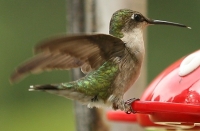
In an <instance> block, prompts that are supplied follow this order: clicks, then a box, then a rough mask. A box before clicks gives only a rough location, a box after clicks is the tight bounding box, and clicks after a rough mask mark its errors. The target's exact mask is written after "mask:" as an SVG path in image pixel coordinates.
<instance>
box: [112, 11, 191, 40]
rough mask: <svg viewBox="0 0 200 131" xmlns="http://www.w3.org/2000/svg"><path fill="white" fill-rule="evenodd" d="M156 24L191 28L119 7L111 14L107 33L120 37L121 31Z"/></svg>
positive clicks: (129, 30)
mask: <svg viewBox="0 0 200 131" xmlns="http://www.w3.org/2000/svg"><path fill="white" fill-rule="evenodd" d="M157 24H160V25H161V24H162V25H173V26H179V27H186V28H189V29H191V28H190V27H188V26H185V25H182V24H179V23H174V22H168V21H162V20H152V19H148V18H146V17H145V16H143V15H142V14H141V13H139V12H137V11H132V10H130V9H120V10H118V11H116V12H115V13H114V14H113V15H112V18H111V20H110V29H109V33H110V34H111V35H114V36H116V37H118V38H122V37H123V32H131V31H134V29H143V28H144V27H145V26H147V25H157Z"/></svg>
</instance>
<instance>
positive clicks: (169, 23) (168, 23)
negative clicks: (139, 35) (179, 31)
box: [146, 19, 191, 29]
mask: <svg viewBox="0 0 200 131" xmlns="http://www.w3.org/2000/svg"><path fill="white" fill-rule="evenodd" d="M146 22H147V23H148V24H152V25H172V26H179V27H184V28H188V29H191V27H189V26H186V25H183V24H179V23H175V22H170V21H162V20H150V19H146Z"/></svg>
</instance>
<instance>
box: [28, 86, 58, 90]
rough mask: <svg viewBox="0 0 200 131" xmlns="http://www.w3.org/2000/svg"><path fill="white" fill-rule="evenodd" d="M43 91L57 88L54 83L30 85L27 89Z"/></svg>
mask: <svg viewBox="0 0 200 131" xmlns="http://www.w3.org/2000/svg"><path fill="white" fill-rule="evenodd" d="M36 90H40V91H45V90H58V88H57V86H56V85H34V86H33V85H31V86H30V88H29V91H36Z"/></svg>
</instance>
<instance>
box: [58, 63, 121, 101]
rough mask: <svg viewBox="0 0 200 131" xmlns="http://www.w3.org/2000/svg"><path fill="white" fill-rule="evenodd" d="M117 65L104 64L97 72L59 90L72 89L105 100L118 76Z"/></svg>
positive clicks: (61, 86) (62, 86)
mask: <svg viewBox="0 0 200 131" xmlns="http://www.w3.org/2000/svg"><path fill="white" fill-rule="evenodd" d="M118 70H119V68H118V65H117V64H115V63H114V62H113V61H108V62H105V63H104V64H103V65H102V66H101V67H100V68H99V69H98V70H96V71H94V72H91V73H89V74H88V75H86V76H85V77H83V78H81V79H79V80H76V81H73V82H69V83H63V84H62V85H60V86H59V88H60V89H67V88H69V89H70V88H73V89H75V90H77V91H78V92H81V93H83V94H85V95H88V96H92V97H94V96H98V98H101V99H103V100H106V99H107V98H108V97H109V95H110V94H111V92H112V90H113V89H112V83H113V80H114V79H115V77H116V75H117V74H118Z"/></svg>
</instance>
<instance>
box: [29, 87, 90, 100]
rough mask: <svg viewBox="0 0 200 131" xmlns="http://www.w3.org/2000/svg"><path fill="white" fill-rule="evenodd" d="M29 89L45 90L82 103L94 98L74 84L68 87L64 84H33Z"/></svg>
mask: <svg viewBox="0 0 200 131" xmlns="http://www.w3.org/2000/svg"><path fill="white" fill-rule="evenodd" d="M29 91H45V92H48V93H51V94H55V95H59V96H63V97H66V98H68V99H72V100H76V101H79V102H81V103H82V104H88V102H90V101H91V99H92V96H87V95H85V94H84V93H82V92H79V91H78V90H77V89H76V88H75V87H74V86H73V85H70V86H68V87H67V86H63V85H62V84H47V85H31V86H30V88H29Z"/></svg>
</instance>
